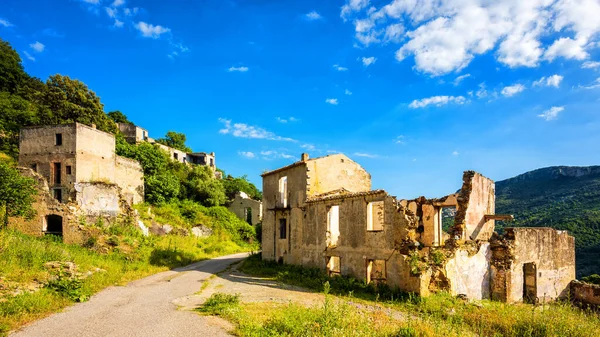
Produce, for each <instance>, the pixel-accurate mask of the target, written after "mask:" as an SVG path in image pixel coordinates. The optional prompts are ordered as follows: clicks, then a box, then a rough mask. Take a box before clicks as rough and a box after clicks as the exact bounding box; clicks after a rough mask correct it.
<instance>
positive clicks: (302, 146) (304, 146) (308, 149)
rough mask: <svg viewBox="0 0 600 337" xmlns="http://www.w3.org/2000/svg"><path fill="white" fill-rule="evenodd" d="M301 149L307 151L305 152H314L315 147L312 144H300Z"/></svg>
mask: <svg viewBox="0 0 600 337" xmlns="http://www.w3.org/2000/svg"><path fill="white" fill-rule="evenodd" d="M300 147H301V148H303V149H305V150H307V151H314V150H315V146H314V145H312V144H302V145H301V146H300Z"/></svg>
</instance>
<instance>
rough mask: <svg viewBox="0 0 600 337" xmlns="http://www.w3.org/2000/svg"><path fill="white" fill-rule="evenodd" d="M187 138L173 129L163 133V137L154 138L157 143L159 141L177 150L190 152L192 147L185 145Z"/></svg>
mask: <svg viewBox="0 0 600 337" xmlns="http://www.w3.org/2000/svg"><path fill="white" fill-rule="evenodd" d="M186 140H187V137H186V136H185V135H184V134H183V133H180V132H175V131H169V132H167V134H166V135H165V137H164V138H159V139H157V140H156V142H157V143H161V144H163V145H166V146H169V147H172V148H174V149H177V150H181V151H183V152H187V153H189V152H192V149H190V148H189V147H188V146H187V145H185V141H186Z"/></svg>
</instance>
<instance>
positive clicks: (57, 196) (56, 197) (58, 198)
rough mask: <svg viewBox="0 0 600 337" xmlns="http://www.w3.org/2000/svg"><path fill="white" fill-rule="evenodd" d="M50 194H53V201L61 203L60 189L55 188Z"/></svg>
mask: <svg viewBox="0 0 600 337" xmlns="http://www.w3.org/2000/svg"><path fill="white" fill-rule="evenodd" d="M52 193H53V194H54V199H56V200H58V201H60V202H62V189H60V188H55V189H53V190H52Z"/></svg>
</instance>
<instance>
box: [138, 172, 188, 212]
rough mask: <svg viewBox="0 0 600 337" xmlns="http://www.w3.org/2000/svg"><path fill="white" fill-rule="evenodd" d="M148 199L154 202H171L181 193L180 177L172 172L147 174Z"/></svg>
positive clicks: (146, 191) (146, 190)
mask: <svg viewBox="0 0 600 337" xmlns="http://www.w3.org/2000/svg"><path fill="white" fill-rule="evenodd" d="M145 181H146V184H145V193H146V200H147V201H148V202H150V203H153V204H162V203H165V202H169V201H171V200H173V199H175V198H177V196H178V195H179V187H180V183H179V179H177V177H176V176H174V175H173V174H171V173H170V172H160V173H158V174H153V175H148V176H145Z"/></svg>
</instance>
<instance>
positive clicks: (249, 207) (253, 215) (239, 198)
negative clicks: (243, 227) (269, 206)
mask: <svg viewBox="0 0 600 337" xmlns="http://www.w3.org/2000/svg"><path fill="white" fill-rule="evenodd" d="M227 208H228V209H229V210H230V211H231V212H232V213H234V214H235V215H237V217H238V218H240V219H242V220H244V221H246V222H247V223H249V224H251V225H253V226H255V225H256V224H258V223H260V222H261V221H262V216H263V214H262V211H263V210H262V202H260V201H258V200H254V199H252V198H250V197H249V196H248V195H247V194H246V193H244V192H237V193H236V194H235V198H234V199H233V201H232V202H231V203H230V204H229V206H227Z"/></svg>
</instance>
